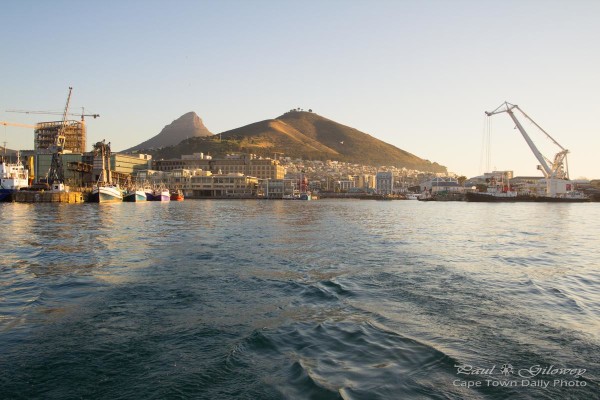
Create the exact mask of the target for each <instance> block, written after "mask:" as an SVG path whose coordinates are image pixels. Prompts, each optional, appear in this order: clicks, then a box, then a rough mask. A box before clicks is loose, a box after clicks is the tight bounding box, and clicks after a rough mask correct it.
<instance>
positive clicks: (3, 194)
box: [0, 153, 29, 201]
mask: <svg viewBox="0 0 600 400" xmlns="http://www.w3.org/2000/svg"><path fill="white" fill-rule="evenodd" d="M28 185H29V171H28V170H27V169H26V168H25V166H24V165H23V164H22V163H21V158H20V157H19V153H17V162H16V163H15V164H11V163H7V162H6V160H5V159H4V158H2V163H1V164H0V201H13V200H14V196H13V195H14V193H15V192H17V191H18V190H20V189H21V188H26V187H27V186H28Z"/></svg>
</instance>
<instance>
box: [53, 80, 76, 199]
mask: <svg viewBox="0 0 600 400" xmlns="http://www.w3.org/2000/svg"><path fill="white" fill-rule="evenodd" d="M72 91H73V88H72V87H69V95H68V96H67V103H66V104H65V111H64V112H63V119H62V124H61V127H60V129H59V130H58V132H57V134H56V137H55V138H54V144H53V145H52V147H51V148H50V149H51V151H52V162H51V164H50V171H49V172H48V183H52V190H55V191H64V190H65V187H64V183H65V175H64V171H63V163H62V154H63V151H64V148H65V139H66V133H65V131H66V129H67V115H68V113H69V103H70V102H71V92H72Z"/></svg>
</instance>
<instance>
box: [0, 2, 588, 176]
mask: <svg viewBox="0 0 600 400" xmlns="http://www.w3.org/2000/svg"><path fill="white" fill-rule="evenodd" d="M598 21H600V2H598V1H594V0H589V1H583V0H579V1H566V0H564V1H534V0H529V1H527V0H525V1H524V0H520V1H510V0H509V1H476V0H472V1H458V0H453V1H416V0H415V1H402V0H395V1H383V0H379V1H377V0H375V1H352V0H349V1H334V0H324V1H276V0H271V1H260V0H244V1H241V0H239V1H227V0H225V1H223V0H220V1H216V0H215V1H199V0H196V1H192V0H190V1H133V0H129V1H127V0H125V1H116V0H105V1H101V2H100V1H51V0H50V1H43V0H37V1H31V0H4V1H3V2H2V23H1V24H0V34H1V37H2V45H1V46H0V48H1V49H2V51H1V60H2V61H1V62H0V72H1V74H0V77H1V78H0V79H1V82H2V85H1V91H0V120H8V121H13V122H22V123H35V122H37V121H41V120H47V119H48V118H46V117H43V118H42V116H37V117H33V116H29V115H25V114H15V113H6V112H5V111H6V110H8V109H29V110H58V111H60V110H62V108H63V107H64V103H65V100H66V96H67V92H68V87H69V86H73V88H74V89H73V97H72V102H71V104H72V106H73V107H82V106H83V107H85V108H86V110H88V111H89V112H93V113H98V114H100V115H101V117H100V118H98V119H96V120H93V119H90V120H89V124H88V147H90V148H91V144H92V143H93V142H95V141H98V140H101V139H106V140H107V141H110V142H112V146H113V150H122V149H125V148H127V147H130V146H133V145H135V144H138V143H140V142H142V141H144V140H146V139H148V138H150V137H152V136H154V135H156V134H157V133H159V132H160V130H161V129H162V128H163V127H164V126H165V125H167V124H169V123H171V122H172V121H173V120H174V119H176V118H178V117H179V116H181V115H182V114H184V113H186V112H188V111H195V112H196V113H197V114H198V115H199V116H200V117H201V118H202V119H203V121H204V123H205V125H206V126H207V127H208V129H209V130H211V131H212V132H213V133H218V132H222V131H226V130H229V129H233V128H237V127H240V126H243V125H246V124H249V123H252V122H256V121H260V120H263V119H269V118H275V117H277V116H278V115H280V114H282V113H283V112H285V111H287V110H289V109H291V108H296V107H301V108H304V109H308V108H312V109H313V110H314V111H315V112H316V113H318V114H320V115H322V116H324V117H326V118H329V119H332V120H335V121H337V122H340V123H342V124H345V125H349V126H351V127H354V128H357V129H359V130H361V131H364V132H366V133H369V134H370V135H372V136H374V137H376V138H378V139H381V140H383V141H386V142H388V143H391V144H393V145H395V146H397V147H400V148H402V149H404V150H407V151H409V152H411V153H413V154H416V155H417V156H419V157H422V158H425V159H429V160H431V161H436V162H438V163H440V164H443V165H446V166H447V167H448V169H449V170H450V171H453V172H456V173H460V174H464V175H467V176H474V175H477V174H478V173H480V172H481V166H482V163H481V150H482V138H483V135H484V126H485V123H484V111H486V110H492V109H494V108H496V107H497V106H498V105H500V104H501V103H502V102H503V101H505V100H507V101H509V102H511V103H515V104H518V105H520V106H521V108H523V109H524V110H525V112H527V113H528V114H529V115H530V116H531V117H532V118H533V119H534V120H536V122H538V123H539V124H540V125H541V126H542V127H543V128H544V129H545V130H546V131H547V132H548V133H550V134H551V135H552V136H553V137H554V138H555V139H557V141H558V142H559V143H561V144H562V145H563V146H564V147H566V148H568V149H569V150H571V155H570V158H569V166H570V171H571V177H572V178H577V177H588V178H600V157H599V156H600V132H599V130H600V129H599V127H598V118H597V116H598V114H599V110H600V95H599V93H600V51H599V50H598V40H599V39H600V23H598ZM74 110H75V109H74ZM493 123H494V131H493V134H492V149H491V154H492V160H491V164H490V165H491V167H496V168H497V169H513V170H514V171H515V173H516V174H518V175H539V172H538V171H537V170H536V167H535V166H536V165H537V160H536V159H535V158H534V156H533V155H532V154H531V152H530V151H529V149H528V147H527V145H526V143H525V141H524V140H523V138H522V137H521V136H520V135H519V133H518V132H517V131H516V130H513V125H512V124H511V122H510V120H509V117H508V115H506V114H502V115H498V116H496V117H495V118H494V122H493ZM0 129H1V130H2V131H1V133H0V140H1V141H4V140H6V141H8V143H9V144H8V147H9V148H29V149H30V148H33V134H32V132H31V131H29V130H27V129H19V128H10V127H9V128H6V129H5V128H4V127H2V128H0ZM534 140H535V141H536V143H538V142H539V143H542V142H543V139H542V138H541V137H534ZM88 150H89V149H88ZM554 152H555V150H554V149H553V148H549V150H548V151H545V152H544V153H545V154H546V155H548V156H552V155H553V154H554Z"/></svg>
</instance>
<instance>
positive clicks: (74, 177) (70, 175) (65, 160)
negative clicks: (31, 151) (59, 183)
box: [33, 153, 84, 187]
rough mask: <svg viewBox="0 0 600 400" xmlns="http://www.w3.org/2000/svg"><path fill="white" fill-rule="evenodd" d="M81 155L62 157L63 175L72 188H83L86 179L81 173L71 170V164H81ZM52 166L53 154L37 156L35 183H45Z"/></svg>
mask: <svg viewBox="0 0 600 400" xmlns="http://www.w3.org/2000/svg"><path fill="white" fill-rule="evenodd" d="M81 159H82V155H81V153H70V154H63V155H62V164H63V174H64V177H65V184H66V185H67V186H71V187H80V186H83V181H84V177H83V176H82V174H81V172H80V171H77V170H75V169H72V168H70V167H69V166H70V164H71V163H81ZM51 165H52V154H43V153H42V154H36V155H35V157H34V174H33V175H34V176H33V181H34V182H40V180H42V181H45V180H46V179H47V178H48V172H49V171H50V166H51Z"/></svg>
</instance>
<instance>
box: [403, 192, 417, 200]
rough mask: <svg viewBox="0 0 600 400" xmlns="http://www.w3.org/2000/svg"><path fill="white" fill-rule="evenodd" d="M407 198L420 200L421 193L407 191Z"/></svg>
mask: <svg viewBox="0 0 600 400" xmlns="http://www.w3.org/2000/svg"><path fill="white" fill-rule="evenodd" d="M406 200H419V195H418V194H417V193H407V194H406Z"/></svg>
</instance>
